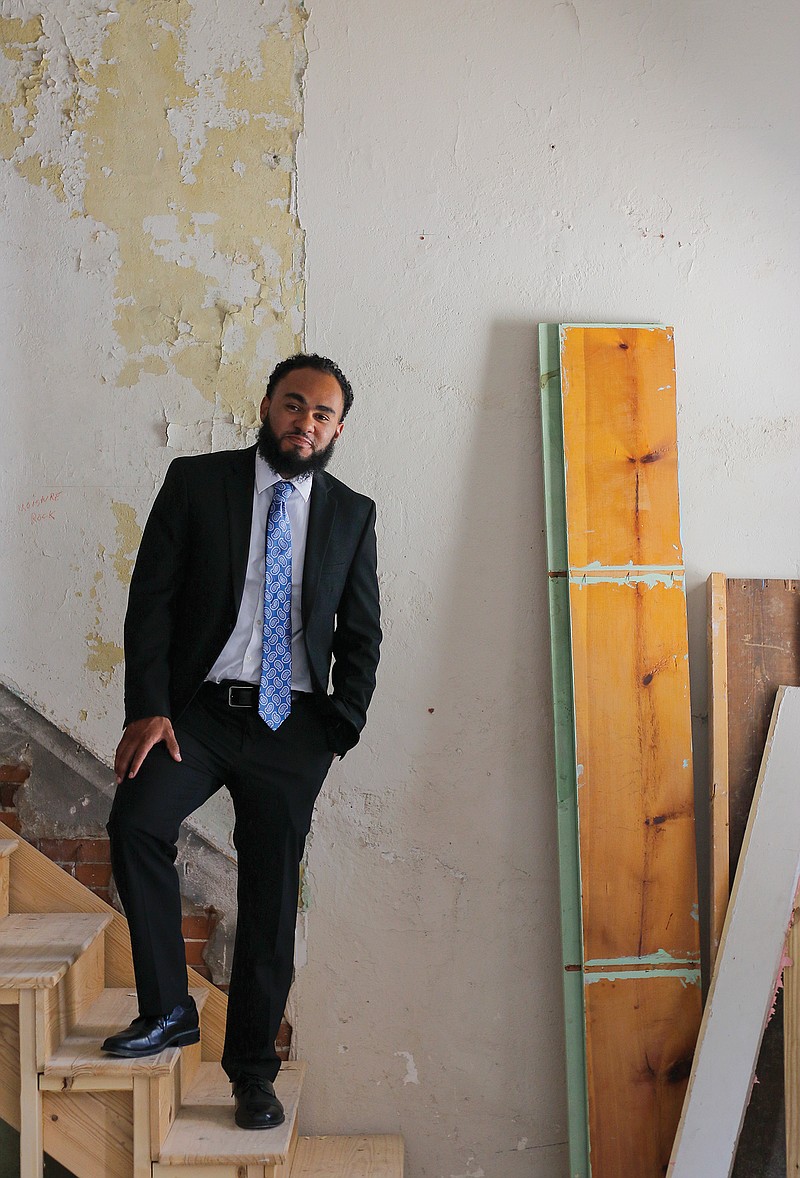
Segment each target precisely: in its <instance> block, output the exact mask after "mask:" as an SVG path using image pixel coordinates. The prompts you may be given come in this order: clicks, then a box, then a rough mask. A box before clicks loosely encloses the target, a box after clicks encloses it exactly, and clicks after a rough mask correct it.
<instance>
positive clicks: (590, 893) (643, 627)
mask: <svg viewBox="0 0 800 1178" xmlns="http://www.w3.org/2000/svg"><path fill="white" fill-rule="evenodd" d="M570 605H571V616H572V650H573V667H574V682H575V715H576V720H577V723H576V733H577V736H576V756H577V760H578V765H579V770H580V774H579V777H578V804H579V809H580V846H581V879H582V883H583V930H584V932H583V936H584V960H585V962H587V963H588V962H591V961H592V960H596V959H612V958H620V957H637V956H647V955H650V954H653V953H657V952H659V951H663V952H665V953H667V954H668V955H669V956H670V957H674V958H676V959H678V960H680V961H685V960H686V959H689V958H691V959H693V960H696V959H698V958H699V934H698V922H697V884H696V873H695V868H694V862H695V841H694V839H695V836H694V804H693V783H692V747H691V733H690V727H689V663H688V659H687V650H686V641H687V640H686V598H685V596H684V592H683V586H682V583H681V582H676V583H675V584H674V585H673V586H672V587H671V588H667V587H666V586H664V585H661V584H657V585H653V586H648V585H646V584H643V583H641V582H633V583H631V584H618V583H614V582H609V583H605V582H602V581H600V582H596V583H594V582H591V581H589V582H587V583H583V584H577V585H575V584H573V585H571V586H570ZM678 865H680V867H678Z"/></svg>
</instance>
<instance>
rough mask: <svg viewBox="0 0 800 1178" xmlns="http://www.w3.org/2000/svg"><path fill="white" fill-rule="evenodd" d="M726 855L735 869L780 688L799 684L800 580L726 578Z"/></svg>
mask: <svg viewBox="0 0 800 1178" xmlns="http://www.w3.org/2000/svg"><path fill="white" fill-rule="evenodd" d="M726 614H727V632H728V643H727V655H728V717H729V737H728V750H729V751H728V758H729V763H728V773H729V795H730V860H731V871H734V870H735V869H736V863H737V860H738V857H739V850H740V848H741V845H742V839H743V837H744V831H745V827H746V826H747V819H748V816H749V813H750V806H751V803H752V801H753V793H754V791H755V785H756V780H757V778H758V771H759V766H760V764H761V755H762V753H763V751H764V742H765V741H766V738H767V731H768V729H769V723H770V716H771V714H772V707H773V704H774V702H775V696H776V694H777V690H778V687H779V686H780V685H781V684H784V685H785V686H787V687H797V686H800V582H798V581H781V580H744V579H738V578H731V577H729V578H728V579H727V582H726Z"/></svg>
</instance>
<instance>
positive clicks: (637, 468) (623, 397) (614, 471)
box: [560, 325, 699, 1178]
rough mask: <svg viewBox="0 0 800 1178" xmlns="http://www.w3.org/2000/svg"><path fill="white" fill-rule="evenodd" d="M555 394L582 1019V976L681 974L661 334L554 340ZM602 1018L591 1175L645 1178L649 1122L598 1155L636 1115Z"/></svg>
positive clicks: (573, 332) (689, 1037) (671, 396)
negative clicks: (618, 1147) (558, 401)
mask: <svg viewBox="0 0 800 1178" xmlns="http://www.w3.org/2000/svg"><path fill="white" fill-rule="evenodd" d="M560 389H561V394H562V403H563V436H564V465H565V472H566V473H565V527H566V533H567V558H568V559H567V566H568V567H567V571H568V578H569V603H570V625H571V653H572V664H573V678H574V716H575V744H576V761H577V765H576V770H577V799H578V827H579V831H580V880H581V892H582V929H583V960H582V962H581V964H582V968H583V972H584V981H585V999H584V1001H585V1003H587V1004H588V1002H589V1001H590V998H589V995H590V991H591V988H592V987H593V986H596V985H598V984H599V983H598V982H597V980H596V977H597V971H600V972H605V973H606V974H611V975H613V976H615V977H620V978H622V977H625V978H627V977H628V976H629V975H635V980H634V984H635V985H636V986H641V987H643V988H646V987H647V986H649V985H651V984H652V985H655V982H656V980H657V978H658V977H660V976H662V975H663V974H664V973H665V972H666V973H667V974H668V975H669V977H670V980H671V981H672V982H673V983H674V984H675V985H682V979H683V980H685V977H686V975H687V974H688V975H691V976H692V977H695V976H696V974H697V962H698V957H699V922H698V920H697V888H696V868H695V844H694V810H693V806H694V791H693V779H692V750H691V711H690V703H689V690H688V665H687V664H688V638H687V628H686V600H685V592H684V584H683V565H682V551H681V543H680V531H679V511H678V480H677V442H676V436H677V425H676V403H675V377H674V353H673V342H672V332H671V329H669V328H658V327H630V326H625V327H602V326H579V325H566V326H562V327H561V328H560ZM647 992H648V993H649V991H647ZM648 1008H650V1009H654V1007H653V1006H652V1003H651V1002H650V1001H648ZM587 1009H588V1007H587ZM604 1017H605V1016H604V1012H603V1010H602V1009H599V1010H597V1011H596V1012H595V1017H594V1018H593V1020H592V1023H591V1025H590V1024H589V1021H588V1016H587V1053H590V1054H591V1058H592V1064H591V1071H592V1073H593V1074H594V1075H598V1076H601V1077H602V1082H600V1083H597V1082H595V1081H594V1080H593V1079H591V1078H590V1081H589V1085H588V1103H589V1122H590V1134H589V1136H590V1149H591V1156H592V1175H593V1178H623V1175H624V1176H625V1178H628V1175H630V1174H631V1173H636V1175H637V1178H657V1176H660V1175H661V1174H662V1173H663V1165H664V1161H663V1157H664V1154H663V1141H662V1136H661V1135H662V1132H663V1125H664V1123H666V1122H665V1121H664V1120H663V1119H662V1118H661V1117H660V1114H659V1113H658V1110H657V1109H656V1107H655V1106H653V1105H647V1104H646V1105H645V1107H644V1108H643V1110H642V1112H641V1115H642V1117H644V1118H645V1119H644V1120H643V1122H642V1123H641V1124H639V1125H638V1126H637V1130H636V1133H635V1134H633V1136H630V1135H629V1148H628V1149H627V1150H625V1151H624V1156H623V1154H622V1153H621V1152H619V1151H618V1152H616V1153H615V1152H614V1150H604V1149H603V1140H602V1137H603V1135H604V1130H603V1128H602V1127H603V1126H604V1125H605V1124H606V1123H614V1122H615V1119H616V1117H617V1116H618V1115H619V1112H618V1110H620V1109H625V1108H629V1107H637V1099H638V1096H639V1092H638V1086H639V1084H640V1082H641V1081H640V1078H639V1077H638V1076H637V1074H636V1072H635V1071H632V1070H631V1069H630V1067H629V1066H628V1065H627V1063H626V1061H625V1060H624V1059H622V1058H621V1057H620V1054H619V1052H618V1051H617V1048H616V1037H617V1035H618V1034H619V1027H618V1025H617V1020H616V1019H615V1018H613V1017H611V1016H609V1017H610V1019H611V1021H610V1022H609V1023H608V1024H607V1025H606V1024H605V1022H604ZM670 1017H672V1018H675V1019H677V1020H681V1019H683V1020H684V1021H682V1022H681V1021H678V1022H676V1023H675V1025H674V1026H672V1027H670V1030H671V1031H674V1032H675V1033H676V1034H678V1035H679V1036H683V1037H685V1042H686V1043H688V1044H691V1043H692V1041H693V1039H694V1037H695V1035H696V1031H697V1026H698V1023H699V1009H698V1006H697V1003H696V1002H694V1003H691V1002H690V1003H687V1004H686V1006H685V1007H682V1008H681V1009H680V1011H678V1010H675V1011H674V1012H673V1014H672V1015H671V1016H670ZM659 1107H660V1106H659ZM647 1117H650V1120H649V1122H648V1120H647ZM668 1121H669V1118H667V1122H668ZM671 1123H672V1125H673V1126H674V1118H673V1120H672V1122H671ZM598 1134H600V1135H601V1136H600V1137H599V1138H598ZM659 1143H661V1145H659ZM658 1157H661V1158H662V1160H661V1162H660V1163H659V1162H658V1161H657V1159H658Z"/></svg>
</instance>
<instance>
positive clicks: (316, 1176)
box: [291, 1133, 404, 1178]
mask: <svg viewBox="0 0 800 1178" xmlns="http://www.w3.org/2000/svg"><path fill="white" fill-rule="evenodd" d="M403 1156H404V1150H403V1138H402V1137H400V1135H399V1134H396V1133H384V1134H371V1135H367V1136H363V1135H362V1136H357V1137H301V1138H300V1139H299V1141H298V1143H297V1152H296V1154H295V1158H294V1162H293V1163H292V1169H291V1178H402V1176H403Z"/></svg>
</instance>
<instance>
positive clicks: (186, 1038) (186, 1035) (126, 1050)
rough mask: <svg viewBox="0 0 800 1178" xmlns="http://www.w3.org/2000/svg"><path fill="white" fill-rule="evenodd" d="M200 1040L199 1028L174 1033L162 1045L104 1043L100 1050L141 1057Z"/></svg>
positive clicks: (123, 1055) (130, 1056)
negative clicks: (143, 1045) (119, 1045)
mask: <svg viewBox="0 0 800 1178" xmlns="http://www.w3.org/2000/svg"><path fill="white" fill-rule="evenodd" d="M199 1042H200V1030H199V1028H198V1029H197V1030H194V1031H181V1032H180V1034H179V1035H174V1036H173V1038H172V1039H170V1040H169V1041H168V1042H167V1043H162V1044H161V1046H160V1047H148V1048H146V1049H145V1050H142V1049H141V1048H138V1049H136V1048H132V1047H106V1045H105V1043H103V1044H102V1046H101V1048H100V1050H101V1051H105V1053H106V1055H118V1056H120V1057H122V1058H123V1059H139V1058H140V1057H141V1056H145V1055H160V1054H161V1052H162V1051H166V1050H167V1048H168V1047H189V1046H190V1045H191V1044H192V1043H199Z"/></svg>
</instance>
